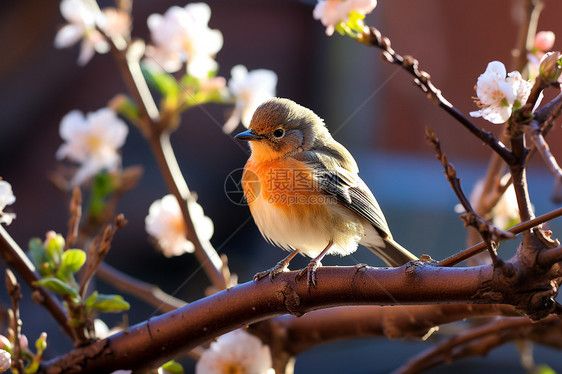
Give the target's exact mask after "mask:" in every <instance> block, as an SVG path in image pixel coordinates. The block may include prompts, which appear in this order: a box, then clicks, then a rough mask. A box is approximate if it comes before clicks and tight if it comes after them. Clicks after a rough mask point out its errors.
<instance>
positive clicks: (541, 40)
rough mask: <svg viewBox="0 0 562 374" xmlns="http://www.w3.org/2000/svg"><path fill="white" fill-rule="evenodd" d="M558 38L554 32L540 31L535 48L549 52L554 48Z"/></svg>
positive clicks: (536, 37) (536, 36)
mask: <svg viewBox="0 0 562 374" xmlns="http://www.w3.org/2000/svg"><path fill="white" fill-rule="evenodd" d="M555 39H556V36H555V35H554V33H553V32H552V31H540V32H538V33H537V35H535V43H534V47H535V49H536V50H539V51H542V52H547V51H550V50H551V49H552V47H554V40H555Z"/></svg>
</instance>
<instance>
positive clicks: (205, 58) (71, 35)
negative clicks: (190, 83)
mask: <svg viewBox="0 0 562 374" xmlns="http://www.w3.org/2000/svg"><path fill="white" fill-rule="evenodd" d="M348 2H352V3H355V2H358V1H357V0H350V1H346V3H348ZM359 2H360V1H359ZM375 3H376V2H375ZM60 9H61V13H62V15H63V17H64V18H65V19H66V20H67V21H68V22H69V23H68V24H67V25H65V26H64V27H62V28H61V30H60V31H59V32H58V33H57V36H56V38H55V46H57V47H58V48H65V47H69V46H71V45H74V44H75V43H76V42H78V41H79V40H82V43H81V51H80V56H79V58H78V63H79V64H80V65H84V64H86V63H87V62H88V61H89V60H90V59H91V58H92V56H93V55H94V53H95V52H96V51H97V52H99V53H105V52H107V51H108V50H109V44H108V42H107V40H106V39H105V37H104V35H102V33H101V32H100V31H99V30H103V31H104V32H105V33H106V34H107V35H109V36H110V37H114V36H123V37H127V36H128V34H129V32H130V18H129V17H128V15H127V14H125V13H124V12H122V11H118V10H117V9H115V8H107V9H104V10H103V11H100V9H99V8H96V7H95V6H94V5H93V3H90V2H87V1H84V0H62V1H61V4H60ZM210 18H211V9H210V8H209V6H208V5H207V4H205V3H191V4H188V5H186V6H185V7H179V6H172V7H171V8H169V9H168V10H167V11H166V12H164V14H163V15H162V14H156V13H155V14H151V15H150V16H149V17H148V20H147V24H148V28H149V29H150V33H151V37H152V41H153V45H148V46H147V47H146V51H145V53H146V59H145V60H144V63H145V64H146V65H147V66H148V67H149V68H151V69H156V70H164V71H166V72H169V73H174V72H177V71H180V70H181V69H182V67H183V66H184V64H185V66H186V71H187V74H189V75H190V76H192V77H195V78H197V79H199V81H200V89H201V90H202V91H205V90H212V89H216V90H220V89H222V88H224V87H225V82H226V80H225V79H224V78H222V77H214V78H211V76H212V75H213V74H214V73H215V72H216V71H217V70H218V64H217V62H216V61H215V59H214V58H215V55H216V54H217V53H218V52H219V51H220V49H221V48H222V45H223V36H222V33H221V32H220V31H219V30H213V29H211V28H209V26H208V23H209V20H210ZM231 74H232V78H231V79H230V81H229V83H228V88H229V91H230V97H231V98H232V99H233V100H234V101H235V109H234V111H233V113H232V115H231V116H230V118H229V119H228V120H227V122H226V123H225V125H224V130H225V132H226V133H230V132H232V131H233V130H234V129H235V128H236V126H238V124H239V123H240V121H242V123H243V124H244V126H246V127H248V125H249V123H250V120H251V117H252V114H253V112H254V111H255V109H256V108H257V106H258V105H259V104H261V103H262V102H263V101H265V100H267V99H270V98H272V97H273V96H275V86H276V85H277V75H276V74H275V73H274V72H273V71H271V70H265V69H258V70H254V71H250V72H248V70H247V69H246V68H245V67H244V66H242V65H238V66H235V67H234V68H233V69H232V72H231Z"/></svg>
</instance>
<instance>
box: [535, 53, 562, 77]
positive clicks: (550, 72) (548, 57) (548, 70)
mask: <svg viewBox="0 0 562 374" xmlns="http://www.w3.org/2000/svg"><path fill="white" fill-rule="evenodd" d="M561 72H562V70H561V67H560V52H548V53H547V54H545V55H544V56H543V58H542V59H541V62H540V65H539V75H540V77H541V78H543V79H544V80H545V81H547V82H554V81H556V80H557V79H558V78H559V77H560V73H561Z"/></svg>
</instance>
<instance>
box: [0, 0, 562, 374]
mask: <svg viewBox="0 0 562 374" xmlns="http://www.w3.org/2000/svg"><path fill="white" fill-rule="evenodd" d="M207 3H208V4H209V5H210V7H211V9H212V16H211V20H210V22H209V25H210V27H211V28H214V29H219V30H220V31H221V32H222V33H223V36H224V46H223V48H222V50H221V51H220V52H219V53H218V55H217V57H216V59H217V61H218V63H219V65H220V69H219V75H221V76H224V77H226V78H227V79H228V78H229V77H230V69H231V68H232V67H233V66H234V65H237V64H243V65H245V66H246V67H247V68H248V69H249V70H252V69H258V68H265V69H271V70H273V71H275V72H276V73H277V74H278V77H279V83H278V86H277V94H278V96H281V97H287V98H290V99H293V100H295V101H296V102H298V103H300V104H302V105H304V106H307V107H309V108H311V109H313V110H314V111H315V112H316V113H317V114H319V115H320V116H321V117H322V118H324V119H325V121H326V123H327V125H328V127H329V128H330V130H331V131H332V134H333V135H334V137H335V138H336V139H337V140H338V141H340V142H341V143H342V144H344V145H345V146H346V147H347V148H348V149H349V150H350V151H351V152H352V154H353V155H354V156H355V158H356V160H357V162H358V164H359V168H360V170H361V174H360V175H361V176H362V178H363V179H364V180H365V182H366V183H367V185H369V186H370V187H371V189H372V190H373V192H374V194H375V196H376V197H377V200H378V201H379V203H380V205H381V207H382V209H383V210H384V212H385V215H386V218H387V221H388V223H389V226H390V228H391V229H392V232H393V235H394V237H395V239H396V240H397V241H399V242H400V243H401V244H402V245H404V246H405V247H407V248H409V249H411V250H412V252H414V253H416V254H417V255H421V254H423V253H427V254H430V255H431V256H432V257H433V258H436V259H441V258H444V257H446V256H448V255H450V254H452V253H454V252H456V251H458V250H460V249H463V248H464V246H465V240H466V231H465V229H464V228H463V225H462V222H461V220H460V219H458V218H457V214H455V213H454V206H455V205H456V203H457V200H456V198H455V196H454V193H453V191H452V190H451V189H450V187H449V184H448V182H447V181H446V179H445V177H444V175H443V173H442V166H441V165H440V163H439V162H438V161H436V160H435V158H434V155H433V151H432V149H431V148H430V147H429V146H428V145H426V142H425V138H424V127H425V126H430V127H432V128H433V129H435V131H436V132H437V135H438V137H439V138H440V139H441V141H442V147H443V150H444V152H445V153H446V154H447V155H448V157H449V160H450V161H451V162H452V163H453V164H454V165H455V166H456V168H457V171H458V174H459V176H460V177H461V178H462V183H463V186H464V188H465V190H466V191H467V192H469V191H470V190H471V187H472V186H473V184H474V183H475V182H476V181H477V179H478V178H480V177H482V176H483V174H484V172H485V170H486V166H487V160H488V159H489V157H490V152H489V150H488V149H487V148H486V147H485V146H483V145H482V144H481V142H480V141H478V140H476V138H474V137H473V136H471V135H470V134H469V133H468V132H467V131H466V130H465V129H464V128H463V127H461V125H459V124H458V123H456V122H455V121H454V120H452V119H451V118H450V117H449V116H448V115H446V114H445V113H444V112H443V111H442V110H440V109H439V108H437V106H435V105H433V104H432V103H431V102H430V101H429V100H427V99H426V97H425V95H424V94H423V93H421V91H420V90H419V89H418V88H416V87H415V86H414V85H413V83H412V80H411V78H410V76H409V75H407V74H406V73H405V72H403V71H401V70H400V68H398V67H396V66H392V65H389V64H387V63H384V62H382V61H381V59H380V53H379V51H378V50H375V49H373V48H367V47H364V46H362V45H360V44H358V43H356V42H354V41H353V40H351V39H349V38H344V37H341V36H339V35H337V34H336V35H334V36H332V37H327V36H326V35H325V32H324V30H325V29H324V27H323V26H322V25H321V23H320V22H319V21H316V20H314V19H313V18H312V9H313V6H314V1H310V2H308V3H306V2H299V1H296V0H292V1H287V0H267V1H264V0H261V1H258V0H238V1H236V2H233V1H229V0H210V1H207ZM519 4H520V1H516V0H496V1H493V2H490V1H485V0H471V1H463V2H460V1H454V2H452V1H447V0H424V1H408V0H393V1H388V0H380V1H379V4H378V6H377V8H376V9H375V11H374V12H373V14H371V15H369V16H368V17H367V20H366V23H367V24H369V25H372V26H375V27H377V28H378V29H379V30H381V32H382V33H383V35H385V36H388V37H389V38H390V39H391V41H392V46H393V48H394V49H395V50H396V51H397V52H398V53H400V54H402V55H412V56H414V57H416V58H417V59H418V60H419V61H420V64H421V68H422V69H423V70H425V71H427V72H429V73H430V74H431V77H432V81H433V82H434V84H435V85H436V86H437V87H438V88H440V89H441V90H442V92H443V93H444V95H445V97H446V98H447V99H448V100H449V101H451V102H452V103H453V104H454V105H455V106H456V107H457V108H458V109H459V110H460V111H461V112H463V113H465V114H466V115H468V112H469V111H472V110H475V109H476V107H475V105H474V103H473V101H472V97H473V96H475V91H474V85H475V84H476V80H477V78H478V76H479V75H480V74H481V73H483V72H484V70H485V69H486V66H487V64H488V62H490V61H492V60H499V61H502V62H504V63H505V65H506V67H507V69H508V71H511V70H512V69H510V65H511V60H512V58H511V50H512V49H513V47H514V45H515V41H516V36H517V30H518V19H519V15H520V10H519ZM58 5H59V1H58V0H43V1H31V0H3V1H2V2H0V35H1V36H2V44H3V48H2V53H1V56H2V57H1V58H0V176H2V178H4V179H5V180H6V181H8V182H10V183H11V185H12V187H13V190H14V194H15V195H16V198H17V201H16V203H15V204H14V205H13V206H12V211H14V212H15V213H16V214H17V219H16V220H15V221H14V222H13V223H12V225H10V226H9V227H7V229H8V231H9V232H10V234H11V235H12V236H13V237H14V239H15V240H16V241H17V242H18V243H19V244H20V246H21V247H22V248H24V249H26V248H27V242H28V240H29V239H30V238H31V237H37V236H38V237H41V238H44V235H45V233H46V232H47V231H48V230H55V231H57V232H62V233H65V232H66V225H67V219H68V213H67V212H68V208H67V205H66V198H65V197H64V196H63V195H62V194H61V193H60V192H59V191H58V190H57V189H56V188H55V187H54V186H53V185H52V184H51V183H50V182H49V181H48V179H47V175H48V174H49V173H51V172H53V171H55V170H56V169H57V160H56V159H55V152H56V150H57V148H58V147H59V146H60V144H61V139H60V137H59V134H58V127H59V123H60V120H61V118H62V117H63V116H64V115H65V114H66V113H68V112H69V111H71V110H73V109H79V110H81V111H83V112H90V111H95V110H97V109H99V108H101V107H104V106H106V105H107V103H108V101H109V100H110V99H112V98H113V97H114V95H116V94H118V93H121V92H125V91H126V90H125V86H124V84H123V81H122V79H121V77H120V75H119V73H118V69H117V66H116V64H115V62H114V61H113V59H112V57H111V55H96V56H95V57H94V58H93V59H92V60H91V61H90V62H89V63H88V64H87V65H86V66H84V67H79V66H78V65H77V64H76V59H77V57H78V47H77V46H76V47H74V48H69V49H64V50H57V49H55V48H54V47H53V40H54V37H55V34H56V32H57V30H58V29H59V28H60V27H61V26H62V25H63V24H64V23H66V22H65V21H64V19H63V18H62V16H61V15H60V12H59V8H58ZM172 5H180V6H184V5H186V2H185V1H183V2H180V1H170V0H160V1H146V0H145V1H135V2H134V5H133V17H134V19H133V36H134V37H136V38H143V39H144V40H146V41H150V37H149V33H148V28H147V25H146V18H147V17H148V15H150V14H151V13H160V14H162V13H164V12H165V11H166V10H167V9H168V8H169V7H170V6H172ZM544 5H545V9H544V11H543V12H542V15H541V18H540V22H539V28H538V29H539V31H540V30H551V31H554V32H555V33H557V32H558V31H559V30H560V14H562V3H561V2H559V1H556V0H545V1H544ZM100 6H101V7H105V6H113V3H112V2H110V1H105V0H104V1H100ZM554 49H555V50H556V49H558V50H560V43H559V42H557V43H556V44H555V47H554ZM228 110H229V108H228V107H225V106H221V105H206V106H205V111H202V110H200V109H199V108H193V109H191V110H189V111H188V112H186V113H184V115H183V117H182V123H181V126H180V127H179V129H178V130H177V131H176V133H175V134H174V136H173V139H172V142H173V145H174V146H175V152H176V155H177V158H178V161H179V164H180V166H181V168H182V171H183V173H184V175H185V177H186V179H187V182H188V184H189V186H190V188H191V189H192V190H194V191H196V192H197V194H198V197H199V200H198V201H199V203H200V204H201V205H202V206H203V207H204V209H205V213H206V214H207V215H208V216H209V217H211V218H212V219H213V222H214V226H215V233H214V236H213V238H212V243H213V244H214V246H215V248H217V249H218V250H219V252H220V253H224V254H226V255H227V256H228V258H229V264H230V269H231V271H232V272H234V273H236V274H238V276H239V282H246V281H249V280H251V278H252V276H253V275H254V274H255V273H257V272H259V271H262V270H264V269H267V268H270V267H271V266H273V265H274V264H275V263H276V262H277V261H279V260H280V259H281V258H282V257H284V256H285V253H284V252H283V251H282V250H280V249H278V248H275V247H272V246H270V245H268V244H267V243H266V242H265V241H264V240H263V239H262V237H261V236H260V234H259V231H258V230H257V228H256V226H255V225H254V223H253V221H252V220H251V217H250V212H249V210H248V208H247V207H245V206H239V205H236V204H233V203H232V202H231V201H230V200H229V198H228V196H227V195H226V194H225V192H224V190H225V180H226V179H227V176H228V175H229V173H231V172H232V171H234V170H236V169H238V168H241V167H243V165H244V163H245V161H246V159H247V157H248V154H249V152H248V150H247V148H246V145H244V144H242V146H241V145H240V144H237V142H236V141H235V140H233V139H232V136H229V135H225V134H224V133H223V131H222V129H221V127H220V126H218V125H217V124H216V123H220V124H222V123H223V122H224V121H225V119H226V118H227V117H226V114H225V113H227V112H228ZM475 122H476V123H477V124H478V125H479V126H482V127H484V128H485V129H487V130H490V131H494V132H495V133H496V135H498V134H497V133H498V131H497V127H494V126H493V125H492V124H490V123H488V122H486V121H484V120H480V119H476V120H475ZM242 129H243V128H242V127H239V128H238V129H237V131H240V130H242ZM559 139H560V130H558V129H557V131H554V132H553V133H552V134H551V135H550V136H549V138H548V139H547V140H548V141H549V144H550V146H551V148H552V149H553V152H554V154H555V155H556V156H557V157H558V159H560V157H562V147H561V146H560V142H559ZM122 154H123V163H124V166H132V165H142V167H143V168H144V175H143V177H142V180H141V182H140V184H139V186H138V187H137V188H135V189H134V190H132V191H130V192H128V193H127V194H126V195H125V196H124V197H123V198H122V199H121V201H120V203H119V205H118V209H117V211H118V212H122V213H124V214H125V217H126V218H127V219H128V220H129V224H128V226H127V227H126V228H125V229H123V230H122V231H120V232H119V233H118V235H117V238H116V239H115V242H114V244H113V247H112V250H111V251H110V253H109V256H108V257H107V262H108V263H110V264H111V265H113V266H114V267H116V268H117V269H119V270H122V271H123V272H125V273H127V274H129V275H132V276H135V277H137V278H139V279H142V280H145V281H147V282H152V283H155V284H157V285H159V286H160V287H161V288H162V289H164V290H165V291H166V292H168V293H172V294H174V295H175V296H176V297H179V298H182V299H185V300H187V301H192V300H195V299H197V298H200V297H202V296H203V293H204V289H205V287H207V286H208V285H209V282H208V280H207V278H206V277H205V274H204V273H203V271H201V270H200V268H199V264H198V263H197V261H196V260H195V257H194V256H192V255H189V254H186V255H183V256H181V257H176V258H172V259H168V258H165V257H164V256H162V255H161V254H159V253H158V252H157V251H156V250H155V249H154V248H153V247H152V246H151V245H150V243H149V242H148V240H147V234H146V232H145V230H144V218H145V216H146V214H147V212H148V207H149V206H150V204H151V203H152V202H153V201H154V200H155V199H159V198H161V197H162V196H164V195H165V194H167V191H166V188H165V185H164V183H163V182H162V180H161V178H160V175H159V171H158V169H157V168H156V165H155V162H154V161H153V160H152V158H151V155H150V151H149V148H148V146H147V144H146V143H145V141H144V140H143V138H142V137H141V135H140V134H139V132H138V131H137V130H136V128H134V127H132V128H131V131H130V133H129V136H128V139H127V143H126V145H125V147H124V148H123V153H122ZM552 187H553V178H552V177H551V175H550V174H549V173H548V171H547V170H546V167H545V166H544V164H543V163H542V162H541V160H540V159H539V157H535V158H534V159H533V160H532V162H531V163H530V165H529V189H530V193H531V197H532V202H533V204H534V206H535V210H536V213H537V214H543V213H545V212H548V211H550V210H552V209H554V208H556V207H557V206H555V205H554V204H553V203H551V202H550V200H549V195H550V193H551V189H552ZM551 227H552V229H553V230H554V233H555V236H556V233H559V232H560V230H561V229H562V222H560V220H558V221H554V222H552V224H551ZM515 245H516V243H514V244H508V245H502V246H501V247H500V254H501V256H502V257H504V258H509V257H510V256H511V255H512V253H513V248H514V247H515ZM307 261H308V259H305V258H297V259H295V261H294V262H293V263H292V268H298V267H303V266H304V265H305V264H306V263H307ZM358 262H362V263H367V264H370V265H382V263H381V261H380V260H378V258H376V257H375V256H374V255H372V254H371V253H370V252H369V251H367V250H365V249H364V248H360V249H359V250H358V251H357V252H356V253H354V254H353V255H352V256H347V257H345V258H336V257H330V258H327V259H326V260H325V261H323V263H324V265H342V266H344V265H353V264H356V263H358ZM98 287H99V289H100V292H106V293H119V292H118V291H116V290H114V289H113V288H112V287H111V285H108V284H105V283H103V282H101V281H100V282H99V283H98ZM23 292H24V300H23V301H22V303H23V306H22V318H23V321H24V325H23V331H24V333H26V334H27V335H28V336H29V338H30V339H31V341H34V339H36V338H37V336H38V335H39V333H40V332H41V331H47V332H48V334H49V342H50V345H49V348H48V351H47V354H48V355H49V356H50V357H53V356H55V355H58V354H60V353H63V352H65V351H66V350H68V349H69V348H70V342H69V341H68V339H66V337H64V336H62V334H60V333H59V331H58V327H57V326H56V325H55V323H54V322H53V320H52V319H51V317H50V316H48V315H47V313H46V312H45V311H43V310H42V309H41V308H39V307H37V306H35V305H34V304H33V302H32V301H31V300H30V298H29V296H30V291H29V289H28V288H25V287H24V291H23ZM0 295H1V296H2V300H3V302H4V303H6V300H8V299H7V296H6V291H5V290H4V289H3V287H0ZM125 298H126V299H127V300H129V301H131V303H132V309H131V311H130V312H129V313H128V314H127V317H128V321H129V323H130V324H135V323H138V322H141V321H143V320H145V319H147V318H149V317H151V316H154V315H157V314H159V313H160V312H159V311H158V310H155V308H154V307H152V306H148V305H146V304H144V303H142V302H139V301H138V300H136V299H134V298H133V297H127V295H125ZM102 318H103V319H104V320H105V321H106V322H107V323H108V325H110V326H111V325H113V324H115V323H117V322H120V321H121V319H122V318H121V316H113V315H108V316H102ZM428 344H431V343H428V342H424V343H422V342H419V341H389V340H387V339H382V338H380V339H361V340H356V341H352V342H345V343H344V344H342V343H338V342H336V343H331V344H326V345H323V346H319V347H316V348H314V349H312V350H310V351H307V352H305V353H304V354H302V355H301V356H299V357H298V358H297V363H296V373H305V372H309V371H310V370H312V369H313V370H314V371H316V372H324V373H339V372H347V373H387V372H389V371H391V370H392V369H395V368H397V367H398V366H400V364H402V363H403V362H404V361H405V360H406V359H407V358H409V357H411V356H412V355H414V354H415V353H417V352H421V351H422V350H424V349H425V348H427V347H428ZM536 360H537V362H544V363H547V364H548V365H550V366H551V367H552V368H554V369H555V370H562V360H561V359H560V354H559V352H555V351H551V350H549V349H547V348H537V349H536ZM185 362H186V363H187V364H186V369H187V372H191V370H192V365H193V363H190V361H189V360H186V361H185ZM500 369H501V370H506V369H510V370H513V372H523V369H522V368H521V366H520V364H519V356H518V353H517V350H516V348H515V346H513V345H506V346H504V347H502V348H500V349H498V350H496V351H494V352H492V353H491V354H490V356H488V357H487V358H475V359H470V360H464V361H460V362H456V363H453V364H451V365H449V366H445V367H440V368H437V369H434V370H432V371H429V372H431V373H446V372H450V371H451V370H456V372H458V373H465V372H466V373H468V372H473V371H475V370H479V372H482V373H488V372H489V373H492V372H494V373H495V372H498V370H500Z"/></svg>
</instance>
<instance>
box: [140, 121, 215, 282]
mask: <svg viewBox="0 0 562 374" xmlns="http://www.w3.org/2000/svg"><path fill="white" fill-rule="evenodd" d="M148 141H149V143H150V146H151V148H152V152H153V154H154V157H155V158H156V162H157V163H158V166H159V169H160V172H161V173H162V176H163V177H164V180H165V182H166V185H167V186H168V189H169V190H170V192H171V193H172V194H173V195H174V196H175V197H176V199H177V200H178V204H179V206H180V208H181V212H182V215H183V218H184V221H185V224H186V229H187V239H188V240H189V241H191V242H192V243H193V246H194V247H195V257H197V260H198V261H199V263H200V264H201V266H202V267H203V269H204V270H205V273H206V274H207V276H208V277H209V279H210V280H211V282H212V283H213V284H214V285H215V287H217V288H218V289H221V290H222V289H225V288H226V280H225V279H224V277H223V275H222V272H221V269H222V266H223V265H222V261H221V259H220V257H219V255H218V254H217V251H216V250H215V249H214V248H213V246H212V245H211V243H209V242H208V241H203V240H200V239H199V237H198V235H197V232H196V231H195V225H194V223H193V221H192V219H191V215H190V213H189V204H188V203H187V201H188V200H189V199H192V198H193V196H192V195H191V193H190V191H189V188H188V186H187V184H186V183H185V179H184V178H183V176H182V175H181V170H180V168H179V165H178V164H177V159H176V157H175V155H174V151H173V148H172V145H171V143H170V134H169V132H163V133H162V134H160V136H159V137H156V136H151V137H150V138H148Z"/></svg>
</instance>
